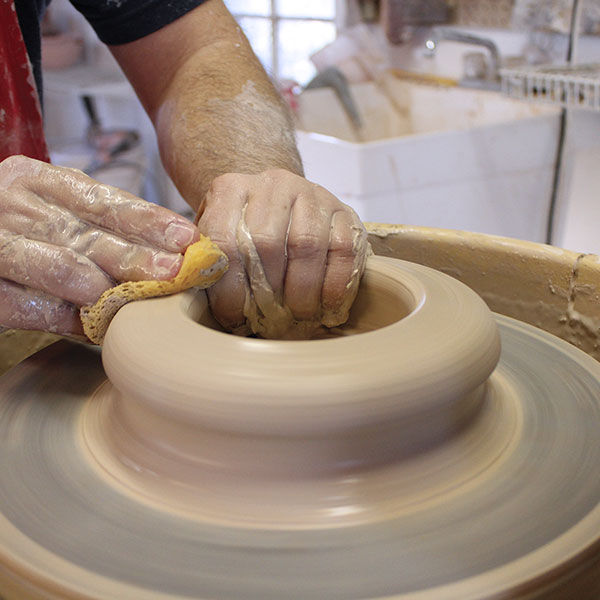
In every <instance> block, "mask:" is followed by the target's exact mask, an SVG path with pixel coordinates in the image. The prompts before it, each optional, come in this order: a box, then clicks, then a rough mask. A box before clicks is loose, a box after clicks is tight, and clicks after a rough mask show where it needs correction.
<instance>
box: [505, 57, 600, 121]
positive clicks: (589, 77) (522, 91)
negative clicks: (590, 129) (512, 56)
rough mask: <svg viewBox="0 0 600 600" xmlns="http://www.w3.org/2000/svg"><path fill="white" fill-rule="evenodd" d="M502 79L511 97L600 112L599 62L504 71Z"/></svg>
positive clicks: (507, 93)
mask: <svg viewBox="0 0 600 600" xmlns="http://www.w3.org/2000/svg"><path fill="white" fill-rule="evenodd" d="M500 77H501V81H502V92H503V93H504V94H505V95H507V96H509V97H510V98H516V99H519V100H530V101H535V102H544V103H547V104H554V105H558V106H563V107H566V108H581V109H587V110H600V64H599V63H590V64H581V65H539V66H531V67H519V68H514V69H502V70H501V71H500Z"/></svg>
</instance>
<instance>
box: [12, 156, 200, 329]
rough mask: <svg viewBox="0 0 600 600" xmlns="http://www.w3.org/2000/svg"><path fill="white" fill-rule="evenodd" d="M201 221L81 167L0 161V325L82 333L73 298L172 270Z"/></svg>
mask: <svg viewBox="0 0 600 600" xmlns="http://www.w3.org/2000/svg"><path fill="white" fill-rule="evenodd" d="M197 239H198V230H197V228H196V227H195V226H194V225H193V224H192V223H191V222H189V221H188V220H187V219H185V218H183V217H181V216H179V215H177V214H176V213H174V212H172V211H170V210H168V209H166V208H162V207H160V206H156V205H154V204H151V203H149V202H146V201H145V200H142V199H141V198H138V197H136V196H134V195H133V194H130V193H128V192H124V191H122V190H119V189H117V188H114V187H111V186H108V185H104V184H101V183H99V182H97V181H95V180H94V179H92V178H91V177H88V176H87V175H85V174H84V173H82V172H81V171H77V170H75V169H67V168H63V167H56V166H52V165H49V164H46V163H44V162H40V161H37V160H33V159H30V158H27V157H24V156H11V157H9V158H7V159H5V160H4V161H2V162H0V328H1V327H7V328H12V329H36V330H40V331H49V332H53V333H59V334H65V335H76V336H81V335H83V329H82V326H81V322H80V320H79V307H80V306H83V305H88V304H93V303H95V302H96V300H97V299H98V298H99V297H100V295H101V294H102V292H104V291H105V290H107V289H108V288H110V287H112V286H114V285H115V283H116V282H119V281H139V280H146V279H171V278H172V277H175V275H176V274H177V273H178V271H179V268H180V267H181V262H182V254H181V253H183V252H184V251H185V249H186V248H187V246H189V245H190V244H191V243H193V242H195V241H196V240H197Z"/></svg>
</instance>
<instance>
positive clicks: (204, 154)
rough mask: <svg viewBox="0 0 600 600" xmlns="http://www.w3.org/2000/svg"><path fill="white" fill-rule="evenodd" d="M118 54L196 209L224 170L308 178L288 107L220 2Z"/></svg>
mask: <svg viewBox="0 0 600 600" xmlns="http://www.w3.org/2000/svg"><path fill="white" fill-rule="evenodd" d="M184 39H187V40H201V42H195V41H192V42H191V43H190V42H189V41H188V43H185V44H184V43H181V40H184ZM112 50H113V53H114V54H115V56H116V58H117V60H119V62H120V63H121V66H122V67H123V69H124V70H125V72H126V74H127V75H128V77H129V79H130V80H131V81H132V83H133V85H134V87H135V89H136V91H137V93H138V95H139V97H140V99H141V100H142V103H143V104H144V106H145V108H146V110H147V112H148V114H149V115H150V118H151V119H152V120H153V123H154V125H155V128H156V132H157V136H158V141H159V147H160V152H161V157H162V159H163V163H164V165H165V167H166V169H167V172H168V173H169V175H170V176H171V178H172V179H173V181H174V182H175V184H176V185H177V187H178V188H179V190H180V192H181V193H182V195H183V197H184V198H185V199H186V201H187V202H188V203H189V204H190V205H191V206H192V207H193V208H197V207H198V205H199V203H200V202H201V200H202V199H203V198H204V196H205V194H206V192H207V190H208V188H209V186H210V184H211V182H212V181H213V179H214V178H215V177H217V176H219V175H221V174H224V173H230V172H234V173H245V174H256V173H260V172H262V171H264V170H266V169H271V168H284V169H287V170H289V171H292V172H294V173H296V174H302V164H301V161H300V157H299V155H298V151H297V149H296V146H295V141H294V126H293V122H292V119H291V117H290V115H289V112H288V109H287V106H286V105H285V103H284V102H283V100H282V99H281V97H280V96H279V94H278V93H277V92H276V90H275V88H274V87H273V85H272V83H271V82H270V80H269V78H268V76H267V74H266V73H265V71H264V70H263V68H262V66H261V65H260V63H259V61H258V59H257V58H256V56H255V55H254V53H253V52H252V50H251V48H250V46H249V44H248V42H247V40H246V38H245V36H244V35H243V34H242V33H241V31H240V30H239V28H238V27H237V25H236V23H235V21H234V20H233V19H232V17H231V16H230V15H229V13H228V12H227V11H226V9H225V8H224V7H223V5H222V3H221V2H220V0H209V1H208V2H206V3H205V4H203V5H201V6H200V7H198V8H197V9H196V10H194V11H192V12H191V13H190V14H189V15H186V16H185V17H183V18H182V19H179V20H178V21H176V22H175V23H174V24H172V25H170V26H168V27H166V28H164V29H163V30H161V31H159V32H157V34H153V35H152V36H148V38H146V39H142V40H139V41H137V42H133V43H132V44H128V45H126V46H122V47H113V49H112ZM149 56H151V57H152V58H151V59H150V60H151V61H153V64H152V68H147V66H148V65H147V62H148V60H149V58H148V57H149ZM144 62H145V63H146V64H144ZM144 67H146V68H144Z"/></svg>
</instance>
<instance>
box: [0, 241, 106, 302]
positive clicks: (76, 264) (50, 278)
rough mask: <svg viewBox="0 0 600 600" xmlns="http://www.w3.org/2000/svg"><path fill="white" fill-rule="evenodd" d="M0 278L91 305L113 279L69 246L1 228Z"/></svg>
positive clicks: (70, 300)
mask: <svg viewBox="0 0 600 600" xmlns="http://www.w3.org/2000/svg"><path fill="white" fill-rule="evenodd" d="M0 277H3V278H5V279H10V280H11V281H13V282H15V283H20V284H22V285H25V286H27V287H30V288H34V289H37V290H40V291H43V292H46V293H48V294H50V295H52V296H55V297H57V298H62V299H64V300H66V301H67V302H70V303H73V304H75V305H77V306H83V305H85V304H93V303H94V302H96V300H97V299H98V298H99V297H100V295H101V294H102V292H104V291H105V290H107V289H109V288H110V287H112V286H113V285H114V282H113V280H112V279H111V278H110V277H108V276H107V275H106V273H104V272H103V271H102V270H101V269H99V268H98V267H97V266H96V265H95V264H94V263H93V262H91V261H90V260H88V259H86V258H85V257H83V256H81V255H79V254H78V253H77V252H75V251H74V250H72V249H70V248H64V247H59V246H52V245H50V244H46V243H44V242H37V241H35V240H29V239H27V238H25V237H23V236H21V235H14V234H12V233H9V232H7V231H3V230H0Z"/></svg>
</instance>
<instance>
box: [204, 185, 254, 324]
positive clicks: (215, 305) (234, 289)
mask: <svg viewBox="0 0 600 600" xmlns="http://www.w3.org/2000/svg"><path fill="white" fill-rule="evenodd" d="M239 177H242V178H244V177H246V176H243V175H242V176H237V175H236V176H233V177H228V176H224V177H219V178H218V179H216V180H215V181H214V182H213V185H212V187H211V189H210V191H209V192H208V194H207V196H206V200H205V202H204V206H203V212H202V216H201V217H200V220H199V221H198V229H199V230H200V231H201V232H202V233H203V234H204V235H207V236H208V237H210V238H211V240H212V241H213V242H215V243H216V244H217V245H218V246H219V248H221V250H223V252H225V254H227V257H228V258H229V269H228V270H227V272H226V273H225V275H223V277H222V278H221V279H220V280H219V281H218V282H217V283H216V284H215V285H214V286H212V287H211V288H209V289H208V297H209V301H210V305H211V309H212V312H213V316H214V317H215V319H217V321H219V323H221V325H223V326H224V327H225V328H227V329H230V330H234V329H236V328H237V327H239V326H241V325H242V324H243V323H244V322H245V317H244V303H245V298H246V288H247V283H246V275H245V269H244V265H243V264H242V260H241V257H240V254H239V252H238V248H237V239H236V232H237V228H238V225H239V223H240V220H241V218H242V211H243V209H244V206H245V204H246V197H247V195H246V185H240V184H239V179H238V178H239Z"/></svg>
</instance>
